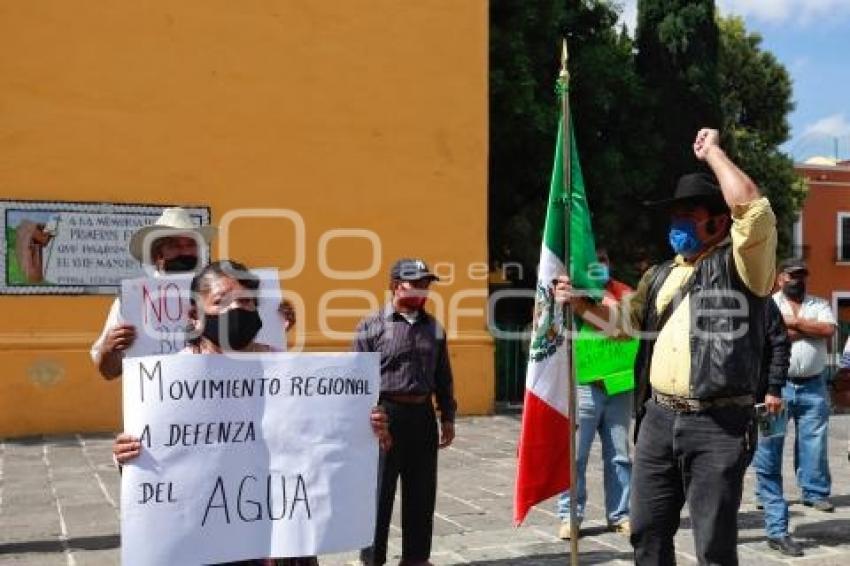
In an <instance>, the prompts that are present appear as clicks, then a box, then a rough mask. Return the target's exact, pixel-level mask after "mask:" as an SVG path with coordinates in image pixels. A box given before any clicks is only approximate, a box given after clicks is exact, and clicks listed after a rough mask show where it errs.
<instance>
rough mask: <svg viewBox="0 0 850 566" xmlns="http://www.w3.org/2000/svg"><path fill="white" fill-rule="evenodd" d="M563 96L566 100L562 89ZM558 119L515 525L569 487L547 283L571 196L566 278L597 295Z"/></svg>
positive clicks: (560, 333) (561, 251) (559, 337)
mask: <svg viewBox="0 0 850 566" xmlns="http://www.w3.org/2000/svg"><path fill="white" fill-rule="evenodd" d="M562 96H567V94H566V92H564V93H563V94H562ZM562 124H563V116H562V117H561V123H559V125H558V139H557V142H556V145H555V164H554V167H553V169H552V180H551V183H550V186H549V206H548V208H547V211H546V224H545V228H544V233H543V245H542V249H541V251H540V267H539V271H538V275H537V293H536V299H535V306H534V324H533V336H532V339H531V347H530V348H529V359H528V370H527V373H526V379H525V404H524V408H523V413H522V431H521V433H520V440H519V464H518V470H517V481H516V490H515V493H514V522H515V523H516V524H517V525H519V524H520V523H522V521H523V520H524V519H525V516H526V514H527V513H528V510H529V509H530V508H531V507H532V506H534V505H536V504H537V503H539V502H541V501H543V500H544V499H548V498H549V497H552V496H553V495H556V494H558V493H560V492H562V491H565V490H567V489H568V488H569V486H570V421H569V419H570V414H569V406H570V404H569V372H568V370H569V360H568V357H567V343H566V340H567V337H566V335H565V326H564V311H563V309H562V308H561V307H560V306H559V305H556V304H555V300H554V285H553V283H552V281H553V280H554V279H555V278H557V277H558V276H559V275H564V274H565V273H566V265H567V262H568V261H567V258H566V254H565V238H564V236H565V233H566V229H567V228H566V223H565V202H566V199H567V198H570V199H571V205H572V209H571V217H570V248H571V250H570V251H571V258H570V260H569V264H570V278H571V280H572V282H573V286H575V287H577V288H581V289H587V290H590V291H596V292H597V293H600V294H601V291H600V289H601V288H602V287H603V283H602V281H600V280H598V279H596V278H594V277H593V275H594V271H593V268H592V266H593V265H596V264H597V261H596V246H595V244H594V241H593V231H592V230H591V225H590V212H589V210H588V207H587V199H586V198H585V191H584V180H583V178H582V174H581V167H580V166H579V161H578V152H577V151H576V144H575V136H574V134H573V130H572V124H570V144H569V148H570V155H569V159H570V162H569V167H570V183H571V190H570V191H569V193H566V192H565V187H564V178H563V177H564V176H563V170H564V169H563V159H564V155H563V146H564V144H563V139H562V138H563V135H562V132H563V126H562Z"/></svg>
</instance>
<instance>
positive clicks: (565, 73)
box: [558, 39, 579, 566]
mask: <svg viewBox="0 0 850 566" xmlns="http://www.w3.org/2000/svg"><path fill="white" fill-rule="evenodd" d="M567 58H568V52H567V40H566V39H564V40H563V49H562V51H561V72H560V74H559V76H558V82H559V83H560V84H561V93H562V94H561V115H562V116H563V120H562V123H561V128H562V130H561V151H562V154H561V155H562V159H561V164H562V166H563V180H564V259H565V261H566V268H567V274H568V275H569V276H570V277H572V273H571V271H570V265H571V264H572V250H571V242H570V232H571V230H572V218H571V215H572V200H573V199H572V179H571V178H570V173H571V162H572V159H571V158H572V152H571V148H570V143H571V141H572V139H571V137H570V100H569V86H570V72H569V70H568V69H567ZM564 326H565V327H566V332H567V340H566V356H567V368H568V369H567V371H568V372H569V376H568V377H569V379H568V381H569V409H568V410H569V416H570V419H569V420H570V564H571V565H572V566H578V563H579V562H578V537H579V527H578V520H577V514H578V499H577V497H576V496H577V492H578V490H577V489H576V484H577V483H578V482H577V481H576V476H577V475H578V472H577V466H576V450H577V449H578V445H577V444H576V429H577V428H578V426H577V423H576V421H577V419H578V414H577V411H576V374H575V348H574V344H573V341H574V334H575V333H574V332H573V309H572V307H571V306H570V304H569V303H567V304H566V306H565V310H564Z"/></svg>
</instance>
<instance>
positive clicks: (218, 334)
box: [112, 260, 392, 566]
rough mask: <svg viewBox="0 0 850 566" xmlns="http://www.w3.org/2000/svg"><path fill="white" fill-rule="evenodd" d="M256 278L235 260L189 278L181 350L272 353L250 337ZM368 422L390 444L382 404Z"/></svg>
mask: <svg viewBox="0 0 850 566" xmlns="http://www.w3.org/2000/svg"><path fill="white" fill-rule="evenodd" d="M259 286H260V281H259V279H258V278H257V277H256V276H255V275H254V274H253V273H251V272H250V271H249V270H248V268H247V267H246V266H245V265H243V264H241V263H239V262H236V261H227V260H225V261H216V262H213V263H211V264H209V265H208V266H207V267H205V268H204V269H203V270H201V272H200V273H198V275H196V276H195V278H194V279H193V280H192V284H191V291H192V308H191V309H190V312H189V317H190V328H189V333H190V334H191V335H192V336H194V337H193V338H192V339H191V340H189V341H188V342H189V344H188V345H187V346H186V348H184V349H183V350H182V351H181V352H180V354H222V353H227V352H242V353H246V352H276V351H277V350H276V349H275V348H273V347H272V346H269V345H267V344H262V343H259V342H256V341H255V338H256V336H257V333H258V332H259V330H260V328H261V327H262V321H261V320H260V315H259V313H258V312H257V305H258V297H257V290H258V289H259ZM370 423H371V426H372V430H373V431H374V433H375V436H377V437H378V441H379V443H380V446H381V449H382V450H387V449H388V448H389V447H390V445H391V444H392V440H391V437H390V434H389V425H388V418H387V414H386V413H385V412H384V410H383V409H382V408H381V407H375V408H373V409H372V413H371V415H370ZM112 452H113V454H114V456H115V460H116V462H117V463H118V464H119V466H120V465H123V464H126V463H127V462H130V461H132V460H133V459H134V458H136V457H138V456H139V453H140V452H141V442H140V440H139V439H138V438H136V437H134V436H131V435H129V434H120V435H118V437H117V438H116V439H115V442H114V444H113V447H112ZM317 563H318V562H317V560H316V558H315V557H306V558H291V559H261V560H248V561H243V562H236V563H230V564H244V565H250V564H284V565H286V566H295V565H304V564H317Z"/></svg>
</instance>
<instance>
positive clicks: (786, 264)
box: [779, 258, 809, 275]
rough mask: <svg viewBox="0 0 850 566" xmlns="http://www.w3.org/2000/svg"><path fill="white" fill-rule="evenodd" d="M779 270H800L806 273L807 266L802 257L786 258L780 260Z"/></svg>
mask: <svg viewBox="0 0 850 566" xmlns="http://www.w3.org/2000/svg"><path fill="white" fill-rule="evenodd" d="M779 271H780V272H781V273H797V272H800V271H802V272H803V273H805V274H806V275H808V274H809V267H808V266H807V265H806V262H805V261H803V260H802V259H796V258H788V259H785V260H782V262H781V263H780V264H779Z"/></svg>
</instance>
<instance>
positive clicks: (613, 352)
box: [575, 325, 638, 395]
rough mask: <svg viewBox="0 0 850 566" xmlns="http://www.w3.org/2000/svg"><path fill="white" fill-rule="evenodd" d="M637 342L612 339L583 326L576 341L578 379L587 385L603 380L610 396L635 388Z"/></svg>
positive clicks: (634, 340)
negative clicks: (634, 371) (634, 370)
mask: <svg viewBox="0 0 850 566" xmlns="http://www.w3.org/2000/svg"><path fill="white" fill-rule="evenodd" d="M637 350H638V340H636V339H634V338H631V339H628V340H612V339H611V338H608V337H606V336H605V335H603V334H601V333H600V332H599V331H597V330H595V329H593V328H591V327H590V326H589V325H584V326H582V328H581V330H580V331H579V333H578V336H577V337H576V342H575V361H576V380H577V381H578V383H580V384H582V385H585V384H588V383H591V382H593V381H600V380H601V381H603V382H604V384H605V391H606V392H607V393H608V394H609V395H613V394H615V393H622V392H625V391H631V390H632V389H634V373H633V369H634V363H635V355H637Z"/></svg>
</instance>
